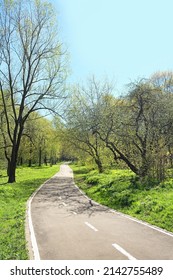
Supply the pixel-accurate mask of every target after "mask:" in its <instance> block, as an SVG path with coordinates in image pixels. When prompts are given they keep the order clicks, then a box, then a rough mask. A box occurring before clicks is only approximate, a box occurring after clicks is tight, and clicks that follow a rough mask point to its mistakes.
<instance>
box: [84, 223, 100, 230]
mask: <svg viewBox="0 0 173 280" xmlns="http://www.w3.org/2000/svg"><path fill="white" fill-rule="evenodd" d="M85 224H86V225H87V226H88V227H89V228H91V229H92V230H94V231H98V229H96V228H95V227H94V226H92V225H91V224H90V223H88V222H85Z"/></svg>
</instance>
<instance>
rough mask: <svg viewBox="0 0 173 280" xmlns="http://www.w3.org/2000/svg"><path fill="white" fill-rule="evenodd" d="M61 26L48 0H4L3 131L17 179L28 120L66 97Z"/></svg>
mask: <svg viewBox="0 0 173 280" xmlns="http://www.w3.org/2000/svg"><path fill="white" fill-rule="evenodd" d="M57 30H58V29H57V26H56V21H55V15H54V12H53V8H52V7H51V5H50V4H48V3H47V2H44V1H34V0H29V1H24V0H15V1H6V0H1V1H0V93H1V124H2V125H1V129H2V131H1V132H2V136H3V142H4V150H5V157H6V159H7V161H8V176H9V182H11V183H12V182H14V181H15V169H16V163H17V157H18V152H19V148H20V143H21V139H22V136H23V132H24V127H25V123H26V121H27V119H28V118H29V116H30V115H31V114H32V113H33V112H36V111H38V110H41V109H42V110H44V111H45V110H47V111H54V110H55V108H56V111H57V110H58V106H59V104H60V103H61V102H62V98H63V97H64V93H63V88H62V85H63V81H64V78H65V69H64V65H63V63H64V62H63V57H64V53H63V50H62V46H61V42H60V41H59V37H58V34H57Z"/></svg>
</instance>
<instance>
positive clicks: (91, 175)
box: [71, 165, 173, 232]
mask: <svg viewBox="0 0 173 280" xmlns="http://www.w3.org/2000/svg"><path fill="white" fill-rule="evenodd" d="M71 167H72V169H73V170H74V174H75V181H76V184H77V185H78V186H79V187H80V188H81V189H82V190H83V191H84V192H85V193H86V194H87V195H88V196H89V197H90V198H91V199H93V200H95V201H97V202H99V203H101V204H103V205H106V206H108V207H110V208H113V209H115V210H117V211H120V212H123V213H125V214H128V215H131V216H133V217H136V218H138V219H141V220H143V221H146V222H149V223H150V224H153V225H156V226H159V227H161V228H163V229H166V230H168V231H171V232H173V179H172V178H167V179H166V180H165V181H164V182H162V183H160V184H159V183H158V184H157V183H156V182H154V183H153V182H150V183H148V184H145V183H143V184H140V183H138V182H136V180H135V175H134V174H133V173H132V172H131V171H129V170H109V171H105V172H104V173H102V174H99V173H98V172H97V171H94V170H90V169H87V168H86V167H84V166H83V167H81V166H80V167H78V166H77V165H72V166H71Z"/></svg>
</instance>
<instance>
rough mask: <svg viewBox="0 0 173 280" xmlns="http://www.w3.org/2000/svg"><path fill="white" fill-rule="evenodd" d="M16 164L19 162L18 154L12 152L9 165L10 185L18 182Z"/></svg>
mask: <svg viewBox="0 0 173 280" xmlns="http://www.w3.org/2000/svg"><path fill="white" fill-rule="evenodd" d="M16 162H17V153H16V151H14V147H13V150H12V155H11V159H10V161H9V163H8V183H14V182H16Z"/></svg>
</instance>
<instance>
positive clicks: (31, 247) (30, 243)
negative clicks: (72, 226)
mask: <svg viewBox="0 0 173 280" xmlns="http://www.w3.org/2000/svg"><path fill="white" fill-rule="evenodd" d="M58 172H59V171H58ZM58 172H57V173H58ZM57 173H56V174H57ZM56 174H55V175H53V176H52V177H51V178H49V179H48V180H46V181H45V182H44V183H43V184H42V185H41V186H39V187H38V188H37V189H36V190H35V191H34V192H33V193H32V195H31V196H30V197H29V199H28V200H27V202H26V211H25V240H26V249H27V252H28V255H29V260H40V253H39V249H38V244H37V239H36V236H35V231H34V226H33V223H32V215H31V203H32V200H33V199H34V197H35V196H36V194H37V193H38V192H39V191H40V189H41V188H42V187H43V186H44V185H45V184H46V183H47V182H48V181H49V180H51V179H52V178H53V177H54V176H56Z"/></svg>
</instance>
